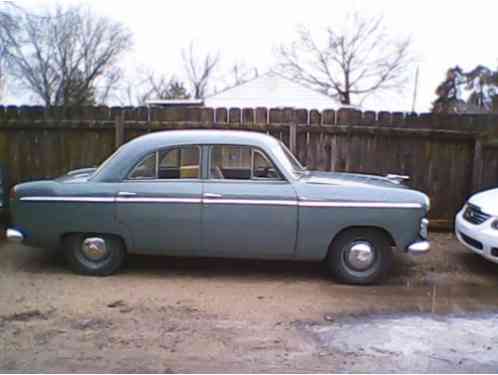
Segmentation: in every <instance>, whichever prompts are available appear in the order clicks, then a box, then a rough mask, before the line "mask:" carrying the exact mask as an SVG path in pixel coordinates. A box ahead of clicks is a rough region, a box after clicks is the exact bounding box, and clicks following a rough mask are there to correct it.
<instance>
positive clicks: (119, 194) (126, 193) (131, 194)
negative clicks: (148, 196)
mask: <svg viewBox="0 0 498 375" xmlns="http://www.w3.org/2000/svg"><path fill="white" fill-rule="evenodd" d="M135 195H137V193H130V192H128V191H120V192H119V193H118V197H133V196H135Z"/></svg>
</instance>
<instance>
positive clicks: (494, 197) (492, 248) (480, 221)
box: [455, 189, 498, 263]
mask: <svg viewBox="0 0 498 375" xmlns="http://www.w3.org/2000/svg"><path fill="white" fill-rule="evenodd" d="M455 233H456V236H457V238H458V240H459V241H460V242H461V243H462V244H463V245H465V247H467V248H468V249H470V250H472V251H473V252H475V253H477V254H479V255H481V256H483V257H484V258H486V259H488V260H490V261H492V262H494V263H498V189H492V190H487V191H483V192H481V193H478V194H475V195H473V196H472V197H470V199H469V200H468V201H467V203H466V204H465V206H463V208H462V209H461V210H460V212H459V213H458V214H457V216H456V219H455Z"/></svg>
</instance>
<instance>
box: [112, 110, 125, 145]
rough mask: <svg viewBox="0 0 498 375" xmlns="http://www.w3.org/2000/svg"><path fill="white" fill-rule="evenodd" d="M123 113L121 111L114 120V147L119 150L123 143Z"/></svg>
mask: <svg viewBox="0 0 498 375" xmlns="http://www.w3.org/2000/svg"><path fill="white" fill-rule="evenodd" d="M124 125H125V123H124V111H121V112H120V113H119V114H118V115H117V116H116V117H115V119H114V139H115V147H116V149H117V148H119V147H120V146H121V145H122V144H123V143H124V141H125V126H124Z"/></svg>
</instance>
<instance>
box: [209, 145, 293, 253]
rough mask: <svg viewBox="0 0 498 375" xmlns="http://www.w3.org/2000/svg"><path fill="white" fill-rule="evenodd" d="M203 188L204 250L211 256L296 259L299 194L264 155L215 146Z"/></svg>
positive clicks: (242, 148)
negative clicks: (297, 201) (297, 202)
mask: <svg viewBox="0 0 498 375" xmlns="http://www.w3.org/2000/svg"><path fill="white" fill-rule="evenodd" d="M208 169H209V170H208V178H207V179H206V180H205V183H204V187H203V209H202V245H203V252H204V253H206V254H209V255H216V256H230V257H248V258H250V257H267V258H278V257H291V256H292V255H293V254H294V248H295V242H296V231H297V213H298V208H297V204H296V199H297V198H296V192H295V191H294V188H293V187H292V185H291V184H290V183H288V182H287V181H286V180H285V179H284V178H283V176H282V175H281V173H280V172H279V171H278V170H277V169H276V168H275V166H274V165H273V163H272V162H271V160H269V158H268V157H267V156H266V155H265V154H264V153H263V151H262V150H259V149H256V148H251V147H247V146H226V145H214V146H210V151H209V168H208Z"/></svg>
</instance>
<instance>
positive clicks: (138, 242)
mask: <svg viewBox="0 0 498 375" xmlns="http://www.w3.org/2000/svg"><path fill="white" fill-rule="evenodd" d="M200 150H201V149H200V147H198V146H182V147H174V148H169V149H166V150H158V151H157V152H154V153H151V154H150V155H148V156H147V157H146V158H145V159H143V160H142V162H140V163H139V164H138V165H137V166H136V167H135V168H134V169H133V171H132V172H131V173H130V175H129V176H128V178H127V179H126V180H125V181H123V182H122V183H121V184H120V189H119V192H118V196H117V217H118V220H119V221H120V222H121V223H123V224H124V225H125V226H126V227H127V228H128V230H129V231H130V232H131V234H132V237H133V243H134V247H135V248H136V249H137V250H141V251H143V252H148V253H159V254H180V255H188V254H193V253H195V252H198V251H199V250H200V235H201V193H202V182H201V179H200V165H201V151H200Z"/></svg>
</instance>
